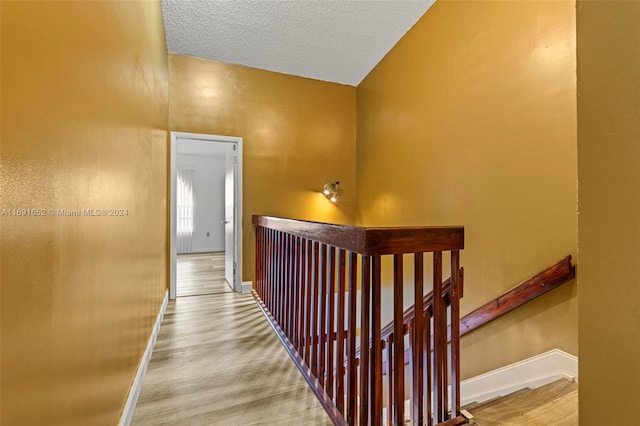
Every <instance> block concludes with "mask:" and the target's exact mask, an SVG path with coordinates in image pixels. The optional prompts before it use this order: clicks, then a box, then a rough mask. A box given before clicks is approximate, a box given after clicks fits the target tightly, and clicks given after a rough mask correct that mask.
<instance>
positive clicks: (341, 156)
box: [169, 54, 356, 280]
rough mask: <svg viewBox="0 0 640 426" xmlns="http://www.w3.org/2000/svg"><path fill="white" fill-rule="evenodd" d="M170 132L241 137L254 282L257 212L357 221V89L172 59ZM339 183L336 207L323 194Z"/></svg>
mask: <svg viewBox="0 0 640 426" xmlns="http://www.w3.org/2000/svg"><path fill="white" fill-rule="evenodd" d="M169 87H170V91H171V102H170V105H169V129H170V130H171V131H179V132H190V133H205V134H212V135H226V136H241V137H243V138H244V139H243V149H244V159H243V161H244V164H243V167H244V175H243V192H244V197H243V220H242V231H243V246H244V247H243V271H242V278H243V280H253V273H254V249H255V247H254V246H255V240H254V231H253V227H252V225H251V215H253V214H263V215H273V216H284V217H291V218H296V219H306V220H316V221H323V222H332V223H342V224H353V223H354V221H355V202H356V198H355V197H356V194H355V88H354V87H351V86H345V85H340V84H336V83H327V82H323V81H318V80H311V79H307V78H301V77H294V76H291V75H285V74H279V73H274V72H269V71H263V70H258V69H253V68H247V67H242V66H238V65H230V64H225V63H221V62H214V61H208V60H205V59H200V58H194V57H188V56H181V55H174V54H171V55H169ZM330 180H339V181H340V185H341V187H342V188H343V190H344V192H343V196H342V197H341V198H340V200H339V202H338V203H337V204H336V205H334V204H332V203H331V202H329V201H328V200H327V199H326V198H324V197H323V196H322V195H321V194H320V193H319V192H318V191H319V190H320V189H321V188H322V185H324V184H325V183H326V182H328V181H330Z"/></svg>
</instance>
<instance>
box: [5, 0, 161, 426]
mask: <svg viewBox="0 0 640 426" xmlns="http://www.w3.org/2000/svg"><path fill="white" fill-rule="evenodd" d="M0 7H1V11H2V12H1V15H2V18H1V19H2V22H1V25H2V30H1V31H2V33H1V42H2V45H1V55H2V56H1V60H2V67H1V69H2V81H1V94H2V99H1V107H2V122H1V126H2V130H1V132H2V133H1V142H0V167H1V169H0V170H1V174H0V196H1V197H2V198H1V199H0V209H14V208H16V209H18V208H28V209H32V208H33V209H44V210H45V211H46V212H47V213H48V211H49V209H83V208H86V209H88V208H93V209H96V208H100V209H112V208H121V209H127V210H128V215H127V216H125V217H52V216H50V215H47V216H46V217H15V216H7V215H6V212H5V215H3V216H0V244H1V245H0V285H1V291H2V301H1V303H2V304H1V309H2V310H1V321H0V323H1V332H2V347H1V370H0V371H1V373H2V376H1V388H0V390H1V399H0V406H1V407H2V412H1V418H0V423H1V424H3V425H90V424H91V425H98V424H100V425H114V424H116V423H117V421H118V418H119V416H120V413H121V410H122V408H123V405H124V402H125V400H126V397H127V394H128V391H129V387H130V385H131V382H132V380H133V378H134V376H135V373H136V370H137V367H138V363H139V361H140V359H141V356H142V354H143V352H144V349H145V347H146V344H147V340H148V339H149V335H150V332H151V327H152V325H153V323H154V321H155V318H156V315H157V313H158V310H159V308H160V305H161V301H162V298H163V296H164V293H165V281H166V279H165V269H164V265H165V261H166V255H165V251H166V249H165V247H166V235H165V227H166V215H165V210H166V206H165V203H166V176H167V172H166V161H167V160H166V158H167V131H166V130H167V120H168V106H167V104H168V75H167V74H168V66H167V52H166V43H165V36H164V28H163V24H162V15H161V10H160V3H159V2H8V1H3V2H2V3H1V6H0Z"/></svg>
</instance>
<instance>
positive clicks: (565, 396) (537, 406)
mask: <svg viewBox="0 0 640 426" xmlns="http://www.w3.org/2000/svg"><path fill="white" fill-rule="evenodd" d="M577 401H578V386H577V384H576V383H574V382H571V381H569V380H565V379H562V380H557V381H555V382H553V383H550V384H548V385H545V386H541V387H539V388H537V389H533V390H531V389H523V390H522V391H518V392H515V393H513V394H511V395H507V396H505V397H502V398H498V399H497V400H492V401H488V402H486V403H483V404H479V405H478V406H476V407H475V408H472V409H470V410H468V411H470V412H471V413H472V414H473V416H474V417H475V418H476V423H477V424H478V425H480V426H492V425H504V426H506V425H512V426H515V425H518V426H525V425H564V426H569V425H577V424H578V423H577V419H578V402H577Z"/></svg>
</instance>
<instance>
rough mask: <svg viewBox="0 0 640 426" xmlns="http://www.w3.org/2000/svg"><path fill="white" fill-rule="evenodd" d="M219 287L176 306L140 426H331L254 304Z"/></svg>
mask: <svg viewBox="0 0 640 426" xmlns="http://www.w3.org/2000/svg"><path fill="white" fill-rule="evenodd" d="M197 263H198V264H199V265H200V266H201V267H202V268H204V269H207V268H209V266H206V262H204V261H203V262H202V263H200V262H197ZM222 271H224V269H222ZM210 272H211V271H210ZM183 273H184V276H185V277H187V276H188V275H189V273H188V272H187V270H186V269H185V270H183ZM192 273H193V277H194V281H198V280H200V279H202V280H205V281H206V280H208V278H204V275H206V274H203V273H202V270H200V268H199V267H197V266H195V267H194V270H193V271H192ZM219 273H220V272H219V271H218V274H219ZM222 274H224V272H222ZM216 282H217V281H216ZM212 283H213V281H212ZM211 286H212V287H211V288H210V290H212V291H213V294H208V295H199V296H193V297H179V298H177V299H176V300H175V301H170V302H169V305H168V307H167V311H166V313H165V316H164V320H163V322H162V326H161V328H160V333H159V336H158V341H157V343H156V346H155V348H154V351H153V356H152V358H151V363H150V365H149V369H148V370H147V375H146V378H145V382H144V385H143V388H142V392H141V394H140V398H139V400H138V405H137V408H136V411H135V414H134V417H133V421H132V425H136V426H144V425H153V426H156V425H181V426H182V425H184V426H191V425H233V426H235V425H330V424H331V421H330V420H329V418H328V416H327V414H326V413H325V411H324V409H323V408H322V406H321V405H320V403H319V402H318V400H317V399H316V397H315V395H314V394H313V393H312V391H311V390H310V389H309V387H308V385H307V383H306V382H305V380H304V379H303V378H302V375H301V374H300V372H299V371H298V370H297V368H296V367H295V365H294V364H293V362H292V361H291V359H290V357H289V355H288V354H287V352H286V351H285V349H284V347H283V346H282V344H281V343H280V341H279V340H278V338H277V337H276V335H275V333H274V332H273V330H272V329H271V327H270V326H269V324H268V323H267V321H266V319H265V318H264V316H263V315H262V312H261V311H260V309H259V308H258V306H257V305H256V303H255V301H254V299H253V297H251V296H250V295H247V294H238V293H235V292H233V291H231V289H229V287H228V286H227V284H226V283H224V281H222V284H220V283H219V282H217V284H216V283H213V284H211ZM216 289H217V290H216Z"/></svg>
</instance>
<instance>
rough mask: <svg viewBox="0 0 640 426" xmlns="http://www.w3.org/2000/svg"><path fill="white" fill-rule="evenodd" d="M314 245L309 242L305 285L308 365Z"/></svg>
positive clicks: (309, 356) (307, 362) (307, 357)
mask: <svg viewBox="0 0 640 426" xmlns="http://www.w3.org/2000/svg"><path fill="white" fill-rule="evenodd" d="M312 247H313V243H312V242H311V240H307V271H306V272H307V280H306V283H305V287H306V296H307V303H306V305H305V317H306V318H305V321H304V361H305V363H306V364H307V365H311V354H310V351H311V298H312V294H311V293H313V286H312V282H311V276H312V273H313V272H312V262H313V259H312V258H313V250H312Z"/></svg>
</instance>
